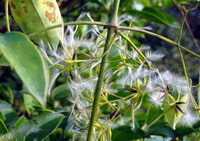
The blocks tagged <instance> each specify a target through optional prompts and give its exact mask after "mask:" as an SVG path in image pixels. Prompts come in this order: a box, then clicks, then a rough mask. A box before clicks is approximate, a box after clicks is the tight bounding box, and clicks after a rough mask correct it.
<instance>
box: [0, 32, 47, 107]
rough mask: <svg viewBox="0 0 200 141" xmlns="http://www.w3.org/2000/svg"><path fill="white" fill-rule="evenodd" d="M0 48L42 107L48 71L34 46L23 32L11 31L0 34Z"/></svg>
mask: <svg viewBox="0 0 200 141" xmlns="http://www.w3.org/2000/svg"><path fill="white" fill-rule="evenodd" d="M0 50H1V51H2V52H3V54H4V56H5V57H6V58H7V60H8V61H9V62H10V64H11V66H13V67H14V69H15V70H16V72H17V73H18V75H19V76H20V78H21V79H22V81H23V82H24V84H25V85H26V87H27V88H28V90H29V91H30V93H31V94H32V95H33V96H34V97H35V98H36V99H37V100H38V101H39V102H40V104H41V105H42V106H43V107H44V106H45V104H46V94H47V89H48V72H47V70H46V68H45V62H44V59H43V57H42V56H41V54H40V52H39V50H38V49H37V48H36V46H35V45H34V44H33V43H32V42H31V41H30V40H29V39H28V38H27V37H26V36H25V35H24V34H22V33H19V32H11V33H6V34H4V35H2V36H0Z"/></svg>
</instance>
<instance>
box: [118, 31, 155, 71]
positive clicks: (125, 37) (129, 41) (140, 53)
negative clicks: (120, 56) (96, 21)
mask: <svg viewBox="0 0 200 141" xmlns="http://www.w3.org/2000/svg"><path fill="white" fill-rule="evenodd" d="M118 34H119V35H120V36H121V37H122V38H124V39H125V40H126V41H127V42H128V43H129V44H130V45H131V46H132V47H133V49H134V50H135V51H136V52H137V53H138V54H139V55H140V56H141V57H142V58H143V59H144V60H145V61H146V63H147V65H148V67H149V68H151V65H150V64H149V62H148V60H147V58H146V57H145V56H144V55H143V54H142V52H141V51H140V50H139V49H138V48H137V47H136V45H135V44H134V43H133V42H132V41H131V40H130V39H129V38H128V37H127V36H126V35H124V34H123V33H121V32H118Z"/></svg>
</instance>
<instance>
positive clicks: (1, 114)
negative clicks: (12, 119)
mask: <svg viewBox="0 0 200 141" xmlns="http://www.w3.org/2000/svg"><path fill="white" fill-rule="evenodd" d="M0 120H2V121H5V120H6V117H5V116H4V114H3V113H2V111H1V110H0Z"/></svg>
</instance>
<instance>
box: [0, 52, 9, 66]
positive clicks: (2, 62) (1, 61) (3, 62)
mask: <svg viewBox="0 0 200 141" xmlns="http://www.w3.org/2000/svg"><path fill="white" fill-rule="evenodd" d="M0 65H1V66H10V63H9V62H8V60H7V59H6V58H5V57H4V56H3V54H2V53H1V52H0Z"/></svg>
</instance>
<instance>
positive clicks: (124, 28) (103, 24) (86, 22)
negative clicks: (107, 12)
mask: <svg viewBox="0 0 200 141" xmlns="http://www.w3.org/2000/svg"><path fill="white" fill-rule="evenodd" d="M70 25H98V26H104V27H108V28H116V29H118V30H129V31H134V32H140V33H144V34H148V35H151V36H154V37H156V38H159V39H161V40H164V41H165V42H168V43H170V44H172V45H174V46H176V47H178V45H177V43H176V42H174V41H172V40H170V39H168V38H166V37H164V36H161V35H159V34H156V33H153V32H150V31H147V30H144V29H139V28H134V27H125V26H116V25H114V24H113V23H105V22H98V21H79V22H69V23H64V26H70ZM62 26H63V24H58V25H54V26H50V27H47V28H44V29H42V30H40V31H37V32H34V33H30V34H28V37H32V36H35V35H37V34H39V33H41V32H44V31H47V30H51V29H54V28H59V27H62ZM179 47H180V48H181V49H182V50H184V51H186V52H188V53H190V54H192V55H194V56H196V57H199V58H200V55H199V54H197V53H195V52H193V51H191V50H189V49H187V48H185V47H183V46H181V45H179Z"/></svg>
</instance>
